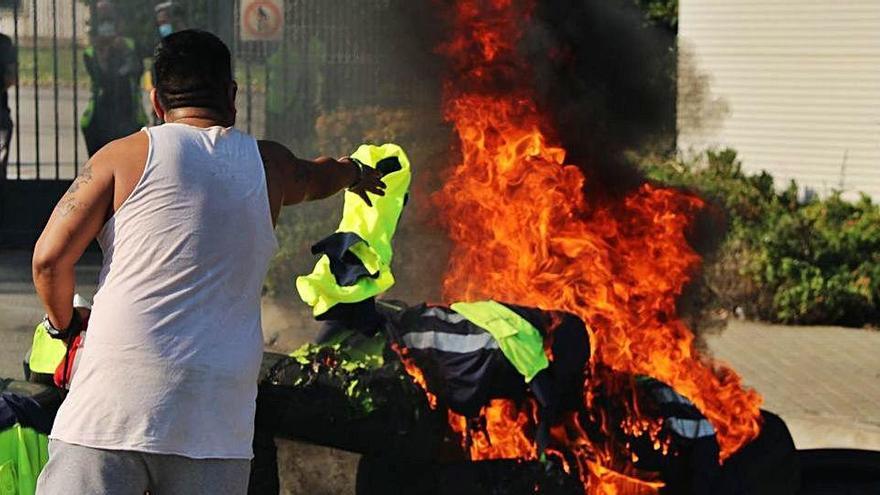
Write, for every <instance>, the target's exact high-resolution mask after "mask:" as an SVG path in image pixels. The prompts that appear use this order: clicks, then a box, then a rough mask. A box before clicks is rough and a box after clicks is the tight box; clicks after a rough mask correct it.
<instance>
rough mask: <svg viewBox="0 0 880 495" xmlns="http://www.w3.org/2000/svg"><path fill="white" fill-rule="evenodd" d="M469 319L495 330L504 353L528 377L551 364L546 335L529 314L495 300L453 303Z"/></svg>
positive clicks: (457, 310) (478, 324) (493, 331)
mask: <svg viewBox="0 0 880 495" xmlns="http://www.w3.org/2000/svg"><path fill="white" fill-rule="evenodd" d="M450 308H452V310H453V311H455V312H456V313H458V314H460V315H461V316H464V317H465V318H467V320H468V321H470V322H471V323H473V324H474V325H476V326H478V327H480V328H482V329H483V330H485V331H487V332H489V333H490V334H492V336H493V337H495V340H496V341H498V346H499V347H501V352H502V353H504V357H506V358H507V360H508V361H510V363H511V364H512V365H513V367H514V368H516V370H517V371H519V372H520V373H521V374H522V375H523V376H524V377H525V379H526V382H530V381H532V378H534V377H535V375H537V374H538V372H539V371H541V370H543V369H544V368H546V367H547V366H549V364H550V363H549V362H548V361H547V356H546V355H545V354H544V337H542V336H541V332H539V331H538V329H537V328H535V327H534V325H532V324H531V323H529V322H528V321H527V320H526V319H525V318H523V317H522V316H520V315H518V314H516V312H514V311H513V310H512V309H510V308H508V307H507V306H505V305H503V304H500V303H497V302H495V301H478V302H472V303H464V302H459V303H455V304H453V305H451V306H450Z"/></svg>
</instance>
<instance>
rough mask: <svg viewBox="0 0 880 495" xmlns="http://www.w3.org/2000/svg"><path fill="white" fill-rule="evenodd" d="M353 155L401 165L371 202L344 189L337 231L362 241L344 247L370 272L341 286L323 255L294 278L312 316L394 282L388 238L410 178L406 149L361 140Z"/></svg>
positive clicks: (369, 161) (366, 162)
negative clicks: (350, 234)
mask: <svg viewBox="0 0 880 495" xmlns="http://www.w3.org/2000/svg"><path fill="white" fill-rule="evenodd" d="M351 156H352V158H356V159H357V160H360V161H361V162H362V163H363V164H364V165H366V166H368V167H373V168H376V165H377V164H378V163H379V162H381V161H382V160H385V159H389V158H396V159H397V161H399V162H400V166H401V168H400V170H397V171H395V172H391V173H389V174H387V175H385V176H384V177H383V178H382V180H383V181H384V182H385V185H386V186H387V187H386V189H385V196H376V195H372V194H371V195H370V200H371V201H372V202H373V206H372V207H370V206H368V205H367V204H366V203H365V202H364V200H363V199H361V198H360V196H358V195H356V194H354V193H351V192H346V193H345V206H344V207H343V211H342V221H341V222H340V223H339V228H337V229H336V232H351V233H354V234H357V235H358V236H359V237H360V238H361V239H363V242H359V243H357V244H355V245H353V246H352V247H351V248H349V251H350V252H351V253H352V254H354V255H355V256H357V258H358V259H359V260H360V261H361V262H362V263H363V264H364V267H365V268H366V269H367V270H368V271H369V272H370V273H371V274H377V275H376V276H375V278H374V277H361V278H360V279H358V280H357V282H356V283H355V284H353V285H347V286H340V285H339V284H338V283H337V281H336V277H335V276H334V275H333V273H332V272H331V271H330V259H329V258H328V257H327V256H326V255H324V256H322V257H321V259H319V260H318V263H317V264H316V265H315V269H314V270H313V271H312V273H310V274H309V275H305V276H301V277H297V279H296V289H297V291H298V292H299V296H300V298H302V300H303V301H304V302H305V303H306V304H308V305H309V306H311V307H312V311H313V313H314V315H315V316H319V315H321V314H323V313H325V312H326V311H327V310H329V309H330V308H332V307H333V306H335V305H336V304H339V303H356V302H361V301H364V300H366V299H369V298H370V297H373V296H376V295H379V294H381V293H383V292H385V291H386V290H388V289H389V288H390V287H391V286H392V285H394V276H393V275H392V273H391V258H392V256H393V252H392V248H391V240H392V238H393V237H394V232H395V231H396V230H397V222H398V220H399V219H400V214H401V212H402V211H403V206H404V202H405V200H406V194H407V192H408V191H409V184H410V179H411V173H410V164H409V159H408V158H407V156H406V153H405V152H404V151H403V149H402V148H401V147H400V146H397V145H396V144H384V145H382V146H373V145H367V144H363V145H361V146H360V147H359V148H358V149H357V151H355V152H354V154H352V155H351Z"/></svg>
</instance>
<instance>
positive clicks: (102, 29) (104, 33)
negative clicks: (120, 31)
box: [98, 22, 116, 38]
mask: <svg viewBox="0 0 880 495" xmlns="http://www.w3.org/2000/svg"><path fill="white" fill-rule="evenodd" d="M115 34H116V26H114V25H113V23H112V22H102V23H100V24H98V36H101V37H105V38H106V37H110V36H113V35H115Z"/></svg>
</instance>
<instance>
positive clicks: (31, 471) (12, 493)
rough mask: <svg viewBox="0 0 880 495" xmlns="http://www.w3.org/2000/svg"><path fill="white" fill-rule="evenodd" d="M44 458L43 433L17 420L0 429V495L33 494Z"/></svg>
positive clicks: (46, 444)
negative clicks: (22, 424)
mask: <svg viewBox="0 0 880 495" xmlns="http://www.w3.org/2000/svg"><path fill="white" fill-rule="evenodd" d="M48 460H49V438H48V437H47V436H46V435H43V434H42V433H38V432H36V431H34V430H33V429H31V428H24V427H22V426H21V425H19V424H15V425H13V426H12V427H11V428H7V429H5V430H3V431H0V495H34V492H36V489H37V478H38V477H39V476H40V471H41V470H42V469H43V466H45V465H46V462H48ZM73 491H74V492H75V491H76V490H73Z"/></svg>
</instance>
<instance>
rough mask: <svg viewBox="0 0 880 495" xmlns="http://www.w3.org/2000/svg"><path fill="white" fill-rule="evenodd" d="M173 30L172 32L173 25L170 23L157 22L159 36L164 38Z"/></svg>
mask: <svg viewBox="0 0 880 495" xmlns="http://www.w3.org/2000/svg"><path fill="white" fill-rule="evenodd" d="M173 32H174V27H173V26H171V24H168V23H165V24H159V36H161V37H163V38H164V37H166V36H168V35H169V34H171V33H173Z"/></svg>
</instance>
